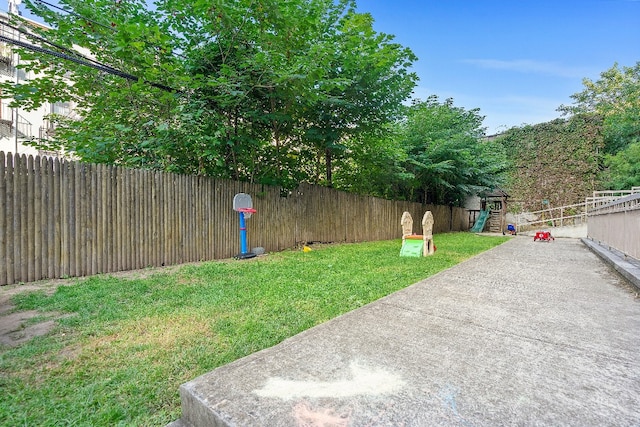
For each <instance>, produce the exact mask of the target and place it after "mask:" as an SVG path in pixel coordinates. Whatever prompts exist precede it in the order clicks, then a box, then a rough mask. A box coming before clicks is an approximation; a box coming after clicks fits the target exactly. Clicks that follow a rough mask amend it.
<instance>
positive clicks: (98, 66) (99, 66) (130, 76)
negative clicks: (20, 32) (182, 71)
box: [0, 35, 179, 93]
mask: <svg viewBox="0 0 640 427" xmlns="http://www.w3.org/2000/svg"><path fill="white" fill-rule="evenodd" d="M0 41H3V42H5V43H9V44H12V45H14V46H20V47H22V48H25V49H28V50H32V51H34V52H39V53H44V54H46V55H51V56H55V57H57V58H61V59H65V60H67V61H71V62H75V63H76V64H79V65H84V66H86V67H91V68H94V69H96V70H99V71H102V72H104V73H108V74H113V75H115V76H118V77H122V78H124V79H127V80H131V81H136V82H137V81H139V80H140V78H138V77H136V76H134V75H133V74H129V73H125V72H124V71H120V70H118V69H116V68H113V67H110V66H107V65H103V64H100V63H97V62H95V61H94V62H89V61H85V60H82V59H78V58H75V57H73V56H70V55H67V54H64V53H60V52H56V51H53V50H50V49H45V48H42V47H40V46H36V45H32V44H30V43H25V42H23V41H20V40H15V39H12V38H10V37H6V36H3V35H0ZM143 81H144V82H145V83H146V84H148V85H149V86H153V87H155V88H158V89H161V90H164V91H166V92H172V93H176V92H179V91H177V90H176V89H173V88H171V87H169V86H165V85H163V84H160V83H154V82H149V81H146V80H143Z"/></svg>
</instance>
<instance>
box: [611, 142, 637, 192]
mask: <svg viewBox="0 0 640 427" xmlns="http://www.w3.org/2000/svg"><path fill="white" fill-rule="evenodd" d="M605 165H606V166H607V171H606V174H605V179H606V180H605V183H604V185H605V187H606V188H608V189H611V190H628V189H630V188H631V187H637V186H640V142H633V143H631V144H629V145H628V146H627V147H626V148H625V149H624V150H621V151H619V152H618V153H616V154H615V155H611V154H608V155H607V156H606V158H605Z"/></svg>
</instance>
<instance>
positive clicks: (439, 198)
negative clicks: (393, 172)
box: [400, 96, 507, 205]
mask: <svg viewBox="0 0 640 427" xmlns="http://www.w3.org/2000/svg"><path fill="white" fill-rule="evenodd" d="M483 119H484V117H482V116H480V115H479V110H477V109H473V110H469V111H467V110H465V109H464V108H461V107H455V106H454V105H453V100H452V99H447V100H445V101H444V102H442V103H441V102H439V100H438V97H437V96H431V97H429V98H428V99H427V100H426V101H423V102H420V101H417V102H415V103H414V104H413V105H412V106H411V108H410V109H409V111H408V114H407V120H406V121H404V122H402V123H401V124H400V128H401V131H400V132H401V144H402V147H403V149H404V150H405V152H406V158H407V160H406V163H405V168H406V171H407V172H409V173H410V174H411V177H412V178H411V179H410V180H408V181H406V182H405V189H404V191H406V192H407V193H409V194H411V195H412V199H413V200H417V201H421V202H424V203H439V204H449V203H452V204H456V205H460V204H462V203H463V202H464V199H465V198H466V196H468V195H473V194H478V193H480V192H482V191H483V190H491V189H493V188H495V187H498V186H500V184H501V183H502V179H503V172H504V171H505V169H506V167H507V162H506V157H505V155H504V150H503V149H502V146H501V145H499V144H495V143H493V142H491V141H483V140H482V137H483V136H484V128H483V127H482V120H483Z"/></svg>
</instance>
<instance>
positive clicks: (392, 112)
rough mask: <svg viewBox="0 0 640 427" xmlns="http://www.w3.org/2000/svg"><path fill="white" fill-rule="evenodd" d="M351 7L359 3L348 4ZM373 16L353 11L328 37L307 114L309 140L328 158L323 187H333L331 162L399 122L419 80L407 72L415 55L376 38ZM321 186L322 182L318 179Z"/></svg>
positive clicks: (388, 40)
mask: <svg viewBox="0 0 640 427" xmlns="http://www.w3.org/2000/svg"><path fill="white" fill-rule="evenodd" d="M349 3H350V4H351V5H352V7H355V3H353V2H349ZM372 24H373V18H372V17H371V15H370V14H358V13H355V12H354V10H353V9H350V10H349V11H348V12H347V13H346V14H345V16H343V17H342V18H341V19H340V20H339V21H338V22H337V23H336V25H335V27H333V28H331V29H329V30H328V31H326V32H325V33H326V34H327V35H328V37H327V38H326V39H325V40H323V41H322V42H321V43H322V44H323V45H324V46H325V47H326V49H325V50H324V55H323V57H324V58H326V63H325V70H324V71H325V74H324V78H323V79H321V80H320V81H319V82H318V83H317V88H318V92H319V96H318V97H317V99H315V102H313V103H310V104H309V105H308V108H307V109H306V111H305V114H304V119H305V122H306V124H307V125H306V130H305V137H306V139H307V140H308V141H309V142H310V143H311V148H312V149H313V150H314V151H315V152H316V156H317V159H324V183H326V184H327V185H328V186H332V185H333V176H332V173H333V162H334V160H335V158H336V157H339V156H341V155H344V154H347V153H349V152H350V149H349V147H350V146H353V145H354V144H357V143H358V142H361V141H363V140H364V139H363V137H364V136H365V135H371V136H373V135H376V134H377V135H378V136H379V135H381V134H382V133H384V131H385V129H387V125H388V124H390V123H393V122H394V121H395V120H396V119H397V118H399V117H400V114H401V112H402V102H403V101H404V100H406V99H408V97H409V96H410V94H411V91H412V90H413V88H414V86H415V84H416V81H417V76H416V75H415V73H409V72H408V71H407V68H408V67H410V66H411V64H412V62H413V61H414V60H415V59H416V58H415V56H414V55H413V53H412V52H411V51H410V50H409V49H407V48H404V47H402V46H401V45H399V44H397V43H392V40H393V37H392V36H390V35H387V34H377V33H376V32H375V31H374V30H373V28H372ZM319 181H322V180H320V179H319Z"/></svg>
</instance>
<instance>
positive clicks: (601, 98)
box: [559, 62, 640, 155]
mask: <svg viewBox="0 0 640 427" xmlns="http://www.w3.org/2000/svg"><path fill="white" fill-rule="evenodd" d="M582 83H583V85H584V87H585V88H584V90H583V91H582V92H579V93H576V94H574V95H572V96H571V98H573V99H574V101H575V102H574V104H573V105H570V106H564V105H563V106H561V107H560V108H559V110H560V111H562V112H564V113H566V114H585V113H587V114H597V115H599V116H601V117H602V118H603V120H604V141H605V146H604V149H605V151H606V152H607V153H608V154H612V155H615V154H616V153H617V152H618V151H620V150H623V149H624V148H625V147H627V146H628V145H629V144H631V143H633V142H634V141H638V140H639V139H640V62H637V63H636V64H635V65H634V66H632V67H622V68H619V67H618V64H614V65H613V67H612V68H610V69H609V70H607V71H604V72H603V73H601V74H600V79H599V80H596V81H595V82H594V81H592V80H590V79H584V80H583V81H582Z"/></svg>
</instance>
